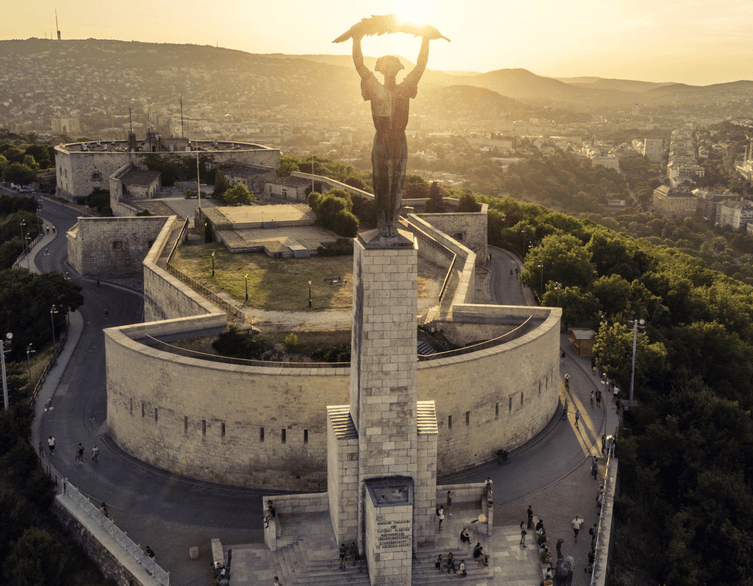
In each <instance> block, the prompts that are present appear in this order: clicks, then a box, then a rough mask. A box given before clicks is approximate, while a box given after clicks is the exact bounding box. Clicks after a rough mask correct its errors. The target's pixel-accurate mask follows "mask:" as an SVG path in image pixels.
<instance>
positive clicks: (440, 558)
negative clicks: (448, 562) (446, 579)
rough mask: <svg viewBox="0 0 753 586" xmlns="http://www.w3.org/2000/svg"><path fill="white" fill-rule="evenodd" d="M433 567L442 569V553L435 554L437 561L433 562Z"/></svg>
mask: <svg viewBox="0 0 753 586" xmlns="http://www.w3.org/2000/svg"><path fill="white" fill-rule="evenodd" d="M434 567H435V568H436V569H437V570H439V571H440V572H441V571H442V554H441V553H440V554H439V555H438V556H437V561H435V562H434Z"/></svg>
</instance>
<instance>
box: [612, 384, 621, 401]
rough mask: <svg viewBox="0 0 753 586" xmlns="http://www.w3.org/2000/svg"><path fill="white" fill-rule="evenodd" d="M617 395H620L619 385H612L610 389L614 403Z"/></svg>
mask: <svg viewBox="0 0 753 586" xmlns="http://www.w3.org/2000/svg"><path fill="white" fill-rule="evenodd" d="M619 396H620V389H619V387H614V389H613V391H612V397H613V398H614V402H615V403H616V402H617V397H619Z"/></svg>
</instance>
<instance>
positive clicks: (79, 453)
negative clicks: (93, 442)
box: [76, 442, 84, 464]
mask: <svg viewBox="0 0 753 586" xmlns="http://www.w3.org/2000/svg"><path fill="white" fill-rule="evenodd" d="M76 462H78V463H79V464H83V463H84V446H82V445H81V442H78V448H76Z"/></svg>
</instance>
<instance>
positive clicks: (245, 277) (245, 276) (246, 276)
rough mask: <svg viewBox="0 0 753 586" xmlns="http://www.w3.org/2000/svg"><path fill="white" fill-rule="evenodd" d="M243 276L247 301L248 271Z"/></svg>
mask: <svg viewBox="0 0 753 586" xmlns="http://www.w3.org/2000/svg"><path fill="white" fill-rule="evenodd" d="M243 278H244V279H246V301H248V273H246V274H245V275H244V277H243Z"/></svg>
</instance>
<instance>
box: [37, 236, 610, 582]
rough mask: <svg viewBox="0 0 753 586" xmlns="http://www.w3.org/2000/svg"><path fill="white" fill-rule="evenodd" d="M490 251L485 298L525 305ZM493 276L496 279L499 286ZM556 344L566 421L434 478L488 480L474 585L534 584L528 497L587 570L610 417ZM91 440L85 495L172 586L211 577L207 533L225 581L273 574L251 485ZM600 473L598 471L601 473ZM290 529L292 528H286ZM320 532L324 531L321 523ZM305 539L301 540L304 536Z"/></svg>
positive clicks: (63, 360)
mask: <svg viewBox="0 0 753 586" xmlns="http://www.w3.org/2000/svg"><path fill="white" fill-rule="evenodd" d="M53 236H54V235H52V234H50V235H45V238H44V239H43V241H42V242H41V243H40V244H38V245H37V246H36V247H35V250H34V251H33V253H32V259H31V262H32V270H35V267H34V266H33V265H34V260H35V257H36V254H37V253H39V252H41V251H44V250H45V248H46V247H47V246H49V245H52V244H53V242H52V238H53ZM62 236H63V237H61V238H59V239H57V242H55V244H56V245H58V246H61V245H62V246H65V238H64V235H62ZM492 251H493V260H492V262H490V263H489V264H488V268H489V270H490V271H491V272H492V278H491V279H490V282H491V283H492V288H493V291H492V297H493V298H494V299H495V300H497V301H502V302H504V303H507V304H515V305H519V304H522V303H521V299H522V300H523V301H527V302H530V299H527V298H526V295H529V296H530V291H528V292H527V293H526V291H527V290H523V289H522V288H521V287H520V285H519V283H517V279H514V278H510V275H509V270H510V267H511V266H513V265H512V263H513V262H515V263H517V264H518V265H519V263H520V261H519V259H516V258H515V257H512V256H509V255H507V253H504V251H500V250H499V249H492ZM505 278H506V279H505ZM499 279H502V281H501V283H500V280H499ZM70 317H71V323H70V327H69V331H68V342H67V343H66V346H65V348H64V350H63V351H62V353H61V355H60V356H59V358H58V362H57V364H56V366H55V367H54V368H53V369H52V371H51V372H50V374H49V376H48V378H47V381H46V383H45V385H44V386H43V388H42V391H41V393H40V397H39V400H38V401H37V403H36V409H37V413H36V415H37V417H36V418H35V422H34V426H33V430H32V433H33V439H32V441H33V444H32V445H35V446H38V445H39V441H40V426H41V421H42V420H43V415H44V413H45V405H46V404H47V400H48V399H49V398H50V397H52V395H53V393H54V392H55V390H56V388H57V386H58V384H59V383H60V380H61V377H63V374H64V373H65V371H66V366H67V364H68V362H69V361H70V360H71V356H72V355H73V354H74V352H75V351H76V346H77V343H78V339H79V337H80V336H81V332H82V330H83V328H84V327H85V322H84V319H83V318H82V316H81V314H80V312H74V313H72V314H71V316H70ZM111 317H112V316H111ZM562 348H563V349H565V351H566V358H565V359H564V360H563V363H562V366H561V370H560V374H561V375H564V374H565V373H566V372H567V373H569V374H570V375H571V378H572V383H571V389H570V391H569V393H566V392H565V389H564V386H563V385H561V395H562V398H563V400H564V399H565V398H566V399H567V401H568V404H569V405H570V411H569V418H568V420H562V419H560V418H559V415H557V416H555V418H554V419H553V420H552V422H550V424H549V425H548V426H547V428H546V429H545V430H543V431H542V432H541V433H540V434H539V435H538V436H537V437H535V438H533V439H532V440H531V441H530V442H528V444H526V445H525V446H522V447H521V448H519V449H517V450H515V451H514V452H513V453H512V454H511V455H510V459H509V461H508V462H507V463H506V464H505V465H503V466H498V465H497V464H496V463H489V464H487V465H483V466H479V467H476V468H474V469H471V470H468V471H465V472H464V473H463V474H457V475H453V476H451V477H446V478H442V479H440V481H439V482H440V484H441V483H456V482H478V481H483V480H484V479H485V478H486V477H487V476H491V477H492V479H493V480H494V482H495V535H496V536H497V538H495V540H494V546H493V552H492V554H493V575H491V576H483V577H479V579H478V580H468V581H469V582H471V583H474V584H478V585H479V586H481V585H482V584H486V585H488V586H490V585H492V584H495V585H500V586H501V585H502V584H504V585H506V586H507V585H510V584H521V586H523V585H524V584H525V585H531V584H538V581H535V579H534V578H535V577H537V576H539V574H538V572H540V565H539V564H538V561H537V559H536V555H537V553H536V549H534V548H531V547H529V548H525V549H524V548H522V547H520V546H518V545H517V544H518V540H519V538H520V534H519V531H518V524H519V523H520V521H521V520H523V519H525V518H526V508H527V507H528V505H529V504H530V505H531V506H532V508H533V511H534V513H535V515H536V518H537V519H538V518H543V519H544V522H545V526H546V528H547V530H548V533H549V540H550V543H551V544H552V545H553V544H555V543H556V541H557V539H559V538H563V539H564V544H563V553H564V554H565V555H572V556H573V557H574V559H575V562H576V571H575V575H574V579H573V585H574V586H585V585H586V584H588V583H589V580H590V574H586V573H585V572H583V571H582V569H583V568H584V567H585V564H586V555H587V553H588V545H589V539H588V535H587V529H588V527H589V526H590V525H592V524H593V523H594V522H595V521H596V520H597V518H598V517H597V515H596V506H595V497H596V494H597V491H598V485H599V481H597V480H594V479H593V478H592V477H591V475H590V456H591V455H594V454H596V455H599V452H600V450H599V448H600V442H601V436H602V435H603V434H611V433H613V432H614V430H615V429H616V427H617V423H618V419H617V415H616V413H615V409H614V406H613V403H612V401H611V399H608V398H606V397H605V401H604V402H603V404H602V406H601V407H600V408H598V409H597V408H596V407H593V408H592V407H591V406H590V405H589V400H588V398H589V393H590V391H591V389H595V388H596V387H597V386H598V385H599V380H598V379H597V378H596V377H595V376H594V375H593V374H592V373H591V369H590V361H589V359H587V358H580V357H578V356H577V355H575V353H574V352H573V350H572V349H571V348H570V344H569V343H568V342H567V339H566V336H563V337H562ZM82 351H85V352H86V351H90V350H87V349H82ZM68 392H70V390H69V391H68ZM65 400H66V396H65V394H64V395H63V396H62V397H61V396H60V393H59V394H58V398H56V403H57V402H59V401H65ZM575 409H580V412H581V414H582V416H583V417H582V420H581V423H580V424H579V426H578V427H577V428H576V427H575V425H574V420H573V415H574V412H575ZM79 419H81V418H80V417H79ZM65 421H66V423H63V420H60V423H59V424H61V425H63V424H65V425H73V426H77V425H79V426H80V425H82V422H81V421H76V420H74V419H71V418H68V419H67V420H65ZM83 423H84V425H83V429H86V425H85V422H83ZM87 433H95V434H96V436H94V437H100V436H101V433H102V430H94V431H91V432H87ZM101 440H102V441H105V445H104V446H102V444H101V443H100V445H101V446H102V450H103V454H102V456H103V458H101V459H102V460H107V459H110V460H111V462H110V463H111V464H112V466H111V469H112V474H115V475H116V476H115V477H113V478H108V477H107V476H106V474H107V472H106V470H107V468H106V467H105V466H103V463H104V462H102V463H100V468H99V471H98V475H97V476H94V475H85V476H82V478H81V480H84V481H85V482H84V484H85V490H86V491H87V493H88V494H89V495H90V496H93V500H94V501H95V502H97V497H99V500H105V499H107V502H108V504H109V503H111V502H113V499H115V500H116V501H118V500H120V501H122V502H123V503H125V504H124V505H123V506H122V507H117V506H116V507H112V506H111V513H112V516H113V517H114V518H115V520H116V522H117V524H118V526H120V527H121V528H122V529H124V530H125V531H127V532H128V534H129V535H130V536H131V537H133V538H134V539H135V540H136V541H137V542H139V543H142V544H146V543H150V544H151V545H152V547H153V548H154V549H155V550H157V553H158V560H157V561H158V562H159V563H160V564H161V565H162V566H163V567H164V568H165V569H167V570H169V571H170V572H171V576H172V582H173V584H177V585H180V586H184V585H186V586H191V585H193V584H196V585H199V584H206V583H208V581H209V579H210V578H211V571H210V570H209V567H208V565H209V564H208V561H209V560H210V554H209V552H208V545H209V540H210V539H211V538H213V537H220V538H221V539H222V541H223V544H224V545H225V546H226V548H228V547H235V548H237V550H238V551H237V554H238V555H237V556H236V557H235V558H234V563H237V566H236V568H237V570H236V572H237V573H236V575H235V576H234V583H241V582H236V581H235V580H240V579H241V577H242V576H241V572H240V568H242V567H244V566H245V567H246V568H249V570H248V571H249V572H252V576H254V577H255V578H256V579H258V580H262V577H263V580H268V579H269V574H270V571H272V572H273V571H274V570H273V568H276V567H278V566H275V565H274V563H272V562H271V561H270V559H271V558H270V554H269V552H268V550H266V548H264V546H263V543H262V535H261V531H260V530H259V528H260V526H261V524H260V521H261V519H260V511H261V506H260V496H259V491H253V490H243V489H237V488H233V487H223V486H220V485H212V484H211V483H200V482H195V481H191V480H190V479H183V478H180V477H177V476H173V475H170V474H168V473H165V472H164V471H159V470H156V469H154V468H152V467H150V466H148V465H146V464H144V463H143V462H140V461H138V460H135V459H133V458H130V457H128V456H127V455H126V454H124V453H122V452H120V451H119V450H118V448H117V447H116V446H114V445H113V444H111V443H108V442H107V440H106V436H105V437H102V438H101ZM59 464H62V462H59ZM76 472H78V474H80V473H81V471H76ZM601 474H602V475H603V470H602V471H601ZM126 479H127V480H126ZM111 497H112V498H111ZM575 514H578V515H579V516H580V517H582V518H583V519H584V520H585V525H584V528H583V530H582V532H581V538H580V539H579V541H577V542H576V541H575V540H574V539H573V532H572V529H571V525H570V521H571V520H572V518H573V516H574V515H575ZM448 519H451V520H452V521H451V522H448V523H447V532H446V533H444V535H443V536H442V540H443V541H441V545H440V546H439V547H441V548H443V549H448V551H449V550H450V548H451V547H452V544H451V543H450V542H449V541H448V543H444V540H450V541H453V540H455V539H456V536H455V533H456V532H457V533H458V534H459V529H458V528H457V527H455V528H454V529H451V528H452V525H453V524H454V523H456V519H454V518H453V517H449V518H448ZM457 521H460V522H461V523H462V522H463V519H462V518H460V517H458V519H457ZM291 530H294V528H293V527H291ZM322 531H325V533H326V532H328V531H329V532H330V533H331V531H330V529H329V528H328V527H327V525H326V523H325V525H324V527H323V529H322ZM583 534H585V536H584V535H583ZM308 541H309V543H310V542H311V539H309V540H308ZM314 541H315V542H316V548H317V549H319V550H320V551H319V553H318V554H316V555H318V556H320V557H321V556H324V557H326V556H328V555H329V553H330V552H327V551H326V547H325V548H324V550H322V549H321V548H322V547H323V544H325V541H324V540H323V539H321V540H319V539H317V540H314ZM192 545H199V547H200V552H201V556H200V558H199V560H198V561H191V560H189V558H188V548H189V547H190V546H192ZM241 546H242V547H241ZM327 547H328V546H327ZM312 549H314V548H312ZM490 549H491V548H490ZM241 550H244V551H245V554H242V551H241ZM322 552H324V553H322ZM244 555H245V558H244ZM314 557H316V556H314ZM242 560H245V561H242ZM466 565H467V566H468V567H469V578H472V577H473V573H472V572H471V571H470V570H472V569H473V566H474V564H473V562H471V563H470V564H468V561H467V560H466ZM432 568H433V564H432ZM431 580H432V581H433V582H436V581H437V577H436V576H434V577H432V578H431ZM432 581H429V582H426V583H432ZM539 581H540V578H539ZM261 583H264V582H263V581H262V582H261ZM270 583H271V580H270ZM283 584H285V581H284V580H283Z"/></svg>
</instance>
